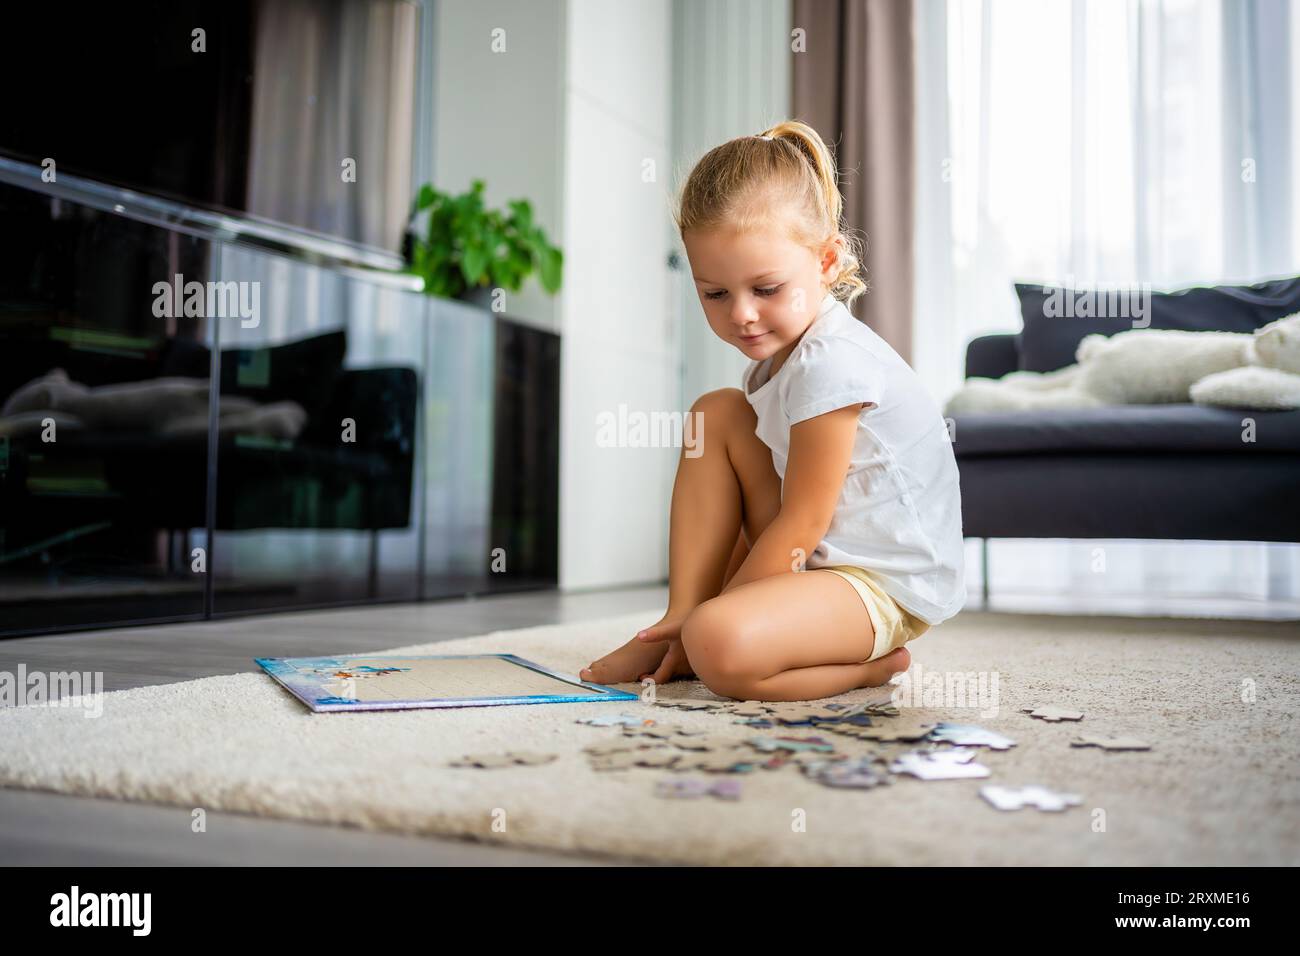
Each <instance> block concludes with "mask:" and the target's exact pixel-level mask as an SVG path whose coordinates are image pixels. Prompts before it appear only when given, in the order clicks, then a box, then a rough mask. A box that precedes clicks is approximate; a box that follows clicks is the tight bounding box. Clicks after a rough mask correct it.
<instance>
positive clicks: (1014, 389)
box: [944, 313, 1300, 415]
mask: <svg viewBox="0 0 1300 956" xmlns="http://www.w3.org/2000/svg"><path fill="white" fill-rule="evenodd" d="M1075 359H1076V364H1074V365H1067V366H1066V367H1065V368H1062V369H1058V370H1056V371H1054V372H1042V373H1039V372H1012V373H1010V374H1008V375H1004V376H1003V377H1002V378H1000V379H991V378H971V379H968V380H967V382H966V384H965V385H964V386H963V387H962V388H961V390H960V391H958V392H957V394H956V395H954V396H953V397H952V398H951V399H950V400H949V401H948V405H947V407H946V408H945V409H944V411H945V413H946V414H949V415H954V414H961V413H963V412H987V411H1024V410H1030V409H1048V408H1092V407H1096V406H1101V405H1156V404H1166V403H1175V402H1189V401H1190V402H1195V403H1196V404H1198V405H1218V406H1222V407H1225V408H1254V409H1264V410H1273V409H1290V408H1300V313H1297V314H1295V315H1291V316H1288V317H1286V318H1284V319H1278V320H1277V321H1276V322H1271V323H1269V324H1268V325H1265V326H1263V327H1262V328H1260V329H1258V330H1256V331H1255V332H1254V334H1246V333H1238V332H1184V331H1176V330H1169V329H1131V330H1129V331H1127V332H1120V333H1118V334H1117V335H1112V336H1109V337H1107V336H1104V335H1088V336H1085V337H1084V339H1083V341H1081V342H1080V343H1079V348H1078V350H1077V351H1076V352H1075Z"/></svg>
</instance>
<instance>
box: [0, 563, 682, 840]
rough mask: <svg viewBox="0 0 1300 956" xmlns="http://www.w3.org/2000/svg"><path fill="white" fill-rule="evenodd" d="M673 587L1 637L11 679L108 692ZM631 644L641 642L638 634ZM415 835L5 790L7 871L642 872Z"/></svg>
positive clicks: (491, 624) (0, 796)
mask: <svg viewBox="0 0 1300 956" xmlns="http://www.w3.org/2000/svg"><path fill="white" fill-rule="evenodd" d="M667 597H668V590H667V588H666V587H648V588H635V589H625V590H610V591H598V592H590V593H584V594H560V593H559V592H556V591H546V592H532V593H528V594H517V595H499V596H492V597H484V598H471V599H466V600H454V601H435V602H426V603H422V604H400V605H384V606H381V607H369V608H345V609H339V610H330V611H312V612H310V613H305V614H275V615H263V616H259V617H248V618H238V619H234V620H228V621H205V622H202V623H195V624H170V625H161V626H154V627H143V628H123V629H116V630H104V631H82V632H78V633H73V634H62V635H55V636H47V637H28V638H17V639H14V640H7V641H0V670H3V671H9V672H11V673H13V672H15V671H16V669H17V667H18V665H19V664H25V665H26V666H27V669H28V670H29V671H30V670H38V669H39V670H77V671H102V672H103V674H104V690H106V691H111V690H123V689H126V688H130V687H140V686H144V685H148V684H170V683H174V682H176V681H182V680H190V679H192V678H196V677H210V676H214V675H218V674H237V673H241V672H246V671H247V672H256V671H257V666H256V665H255V664H254V663H253V661H252V659H253V658H254V657H295V656H305V655H317V654H331V653H346V652H358V651H372V650H373V651H379V650H384V649H385V648H390V647H399V646H402V645H406V644H418V643H424V642H428V641H437V640H450V639H452V638H457V637H469V636H472V635H475V634H483V633H485V632H488V631H495V630H506V629H510V628H518V627H532V626H536V625H540V624H558V623H561V622H565V621H579V620H588V619H592V618H599V617H608V616H611V615H617V614H628V613H632V612H634V611H637V610H644V611H645V612H646V614H647V617H646V622H645V623H646V624H652V623H654V621H655V620H656V619H657V618H658V617H659V615H661V614H662V613H663V610H664V607H665V606H666V602H667ZM628 636H629V637H630V636H631V635H630V634H629V635H628ZM641 862H643V861H639V860H617V859H599V858H595V857H588V856H573V855H566V854H561V853H553V852H531V851H520V850H514V849H504V848H501V847H494V846H489V845H486V844H481V843H476V842H474V841H469V840H464V841H462V840H451V839H433V838H423V837H406V836H396V835H390V834H377V833H369V832H366V831H362V830H357V829H349V828H345V827H332V826H323V825H315V824H309V823H299V822H292V821H279V820H270V819H266V818H261V817H251V816H244V815H241V814H230V813H215V812H214V813H209V814H208V819H207V832H206V833H204V834H194V833H192V832H191V831H190V813H189V810H187V809H185V808H177V807H163V806H151V805H147V804H138V803H125V802H122V801H115V800H96V799H90V798H84V797H69V796H63V795H57V794H49V793H37V792H33V791H25V790H9V789H4V788H0V865H49V864H55V865H86V866H132V865H156V866H208V865H261V864H267V865H305V866H314V865H321V866H338V865H363V866H364V865H381V866H402V865H439V866H441V865H453V866H497V865H515V866H520V865H522V866H573V865H580V866H583V865H611V864H613V865H617V864H634V863H641Z"/></svg>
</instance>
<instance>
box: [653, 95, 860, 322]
mask: <svg viewBox="0 0 1300 956" xmlns="http://www.w3.org/2000/svg"><path fill="white" fill-rule="evenodd" d="M843 208H844V200H843V197H841V195H840V190H839V184H838V178H837V175H836V170H835V159H834V157H832V156H831V152H830V150H829V149H828V148H827V146H826V144H825V142H823V141H822V138H821V136H819V135H818V133H817V131H816V130H815V129H813V128H812V127H811V126H808V125H806V124H804V123H800V122H799V121H798V120H786V121H785V122H782V123H777V124H776V125H775V126H773V127H771V128H770V129H767V130H764V131H763V132H762V133H759V134H758V135H756V136H739V137H737V138H736V139H732V140H728V141H727V142H725V143H723V144H722V145H721V146H715V147H714V148H713V149H711V150H709V151H708V152H707V153H705V154H704V155H703V156H702V157H701V158H700V160H699V162H697V163H696V164H695V167H694V168H693V169H692V170H691V172H690V175H689V176H688V177H687V178H686V182H685V184H684V185H683V187H682V191H681V195H680V197H679V198H678V201H677V208H676V209H675V210H674V212H673V219H674V221H675V222H676V224H677V231H678V233H679V234H680V235H682V236H683V237H685V233H686V230H688V229H694V230H699V231H707V230H713V229H726V230H734V231H738V232H753V231H762V230H764V229H772V228H781V227H784V228H786V229H787V230H789V235H790V238H791V239H793V240H794V241H795V242H796V243H797V244H799V245H802V246H805V247H806V248H808V249H811V250H812V251H813V253H814V254H816V255H820V253H821V250H822V248H823V247H824V246H825V245H826V243H828V242H830V241H833V240H834V239H836V238H837V237H838V238H840V239H842V240H843V247H842V248H841V249H840V256H839V262H838V263H837V265H836V269H835V271H834V273H833V278H832V280H831V282H830V291H831V294H832V295H834V296H835V298H837V299H839V300H841V301H842V302H844V303H845V304H847V305H851V304H852V303H853V300H854V299H856V298H857V297H858V296H860V295H861V294H862V293H864V292H866V291H867V289H868V285H867V282H866V281H864V280H863V278H862V275H861V273H862V272H863V269H862V261H861V257H862V255H863V252H862V250H863V248H864V244H863V243H861V242H859V240H858V239H857V238H856V237H854V236H853V235H851V234H850V233H849V230H848V229H847V228H845V226H844V224H843V222H842V221H841V214H842V212H843ZM786 212H791V213H793V215H783V214H784V213H786Z"/></svg>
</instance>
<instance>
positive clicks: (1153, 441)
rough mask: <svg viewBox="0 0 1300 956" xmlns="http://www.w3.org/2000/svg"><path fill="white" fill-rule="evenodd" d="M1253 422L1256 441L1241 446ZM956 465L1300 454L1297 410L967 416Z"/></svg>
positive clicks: (1125, 409) (1142, 409) (959, 420)
mask: <svg viewBox="0 0 1300 956" xmlns="http://www.w3.org/2000/svg"><path fill="white" fill-rule="evenodd" d="M1245 419H1250V420H1251V421H1252V422H1253V423H1254V425H1253V429H1254V430H1253V438H1254V441H1244V440H1243V434H1250V433H1249V432H1248V429H1249V427H1250V426H1249V424H1247V425H1243V424H1242V422H1243V420H1245ZM952 431H953V438H954V442H953V451H954V452H956V454H957V457H958V458H959V459H960V458H975V457H980V456H989V455H1054V454H1061V453H1081V454H1098V453H1103V454H1104V453H1111V454H1152V453H1155V454H1162V453H1179V454H1182V453H1189V452H1197V453H1207V452H1213V453H1220V452H1222V453H1227V454H1237V455H1251V454H1261V453H1276V452H1293V453H1296V454H1300V411H1290V412H1255V411H1243V410H1241V409H1229V408H1206V407H1203V406H1201V405H1116V406H1109V407H1106V408H1080V409H1059V410H1052V411H1028V412H971V413H969V414H966V415H958V416H955V417H954V419H953V424H952Z"/></svg>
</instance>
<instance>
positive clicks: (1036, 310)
mask: <svg viewBox="0 0 1300 956" xmlns="http://www.w3.org/2000/svg"><path fill="white" fill-rule="evenodd" d="M1088 294H1089V290H1086V289H1063V288H1061V287H1055V286H1041V285H1026V284H1023V283H1016V295H1017V296H1018V297H1019V299H1020V314H1021V317H1022V318H1023V320H1024V331H1023V332H1021V335H1020V367H1021V368H1022V369H1026V370H1028V371H1031V372H1050V371H1052V370H1053V369H1058V368H1063V367H1064V366H1066V365H1072V364H1074V353H1075V350H1076V349H1077V348H1078V346H1079V342H1080V340H1081V339H1082V338H1083V337H1084V336H1085V335H1090V334H1092V333H1094V332H1099V333H1101V334H1102V335H1114V334H1115V333H1116V332H1123V331H1126V330H1128V329H1132V328H1136V327H1146V328H1152V329H1185V330H1188V331H1202V330H1219V331H1223V332H1254V331H1255V330H1256V329H1257V328H1259V327H1260V326H1262V325H1268V323H1270V322H1272V321H1274V320H1276V319H1281V318H1284V317H1286V316H1288V315H1293V314H1294V313H1296V312H1300V276H1296V277H1294V278H1290V279H1274V280H1271V281H1269V282H1260V283H1256V284H1255V285H1247V286H1213V287H1205V288H1195V289H1183V290H1181V291H1179V292H1153V293H1151V296H1150V302H1149V303H1147V304H1146V305H1147V307H1148V309H1149V311H1147V312H1146V314H1145V315H1144V316H1143V317H1142V318H1140V319H1135V318H1134V317H1133V314H1132V312H1133V311H1134V309H1133V306H1134V305H1136V303H1131V302H1129V301H1126V299H1125V298H1124V297H1118V298H1113V299H1112V298H1110V297H1108V296H1106V295H1105V294H1104V293H1103V292H1102V291H1101V290H1100V289H1099V290H1097V291H1096V292H1095V293H1094V294H1093V295H1092V297H1091V298H1090V299H1089V298H1087V296H1088ZM1049 297H1050V298H1052V306H1053V312H1054V314H1052V315H1048V314H1047V312H1048V309H1047V305H1048V299H1049ZM1108 309H1109V310H1110V311H1109V314H1106V315H1103V316H1102V317H1098V316H1095V315H1090V316H1081V315H1080V314H1079V313H1080V312H1083V311H1089V312H1092V311H1101V312H1103V313H1106V312H1107V311H1108ZM1116 313H1119V314H1116ZM1147 321H1149V322H1150V325H1149V326H1147V325H1145V324H1144V323H1146V322H1147ZM1135 322H1138V323H1143V324H1141V325H1137V326H1135V325H1134V323H1135Z"/></svg>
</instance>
